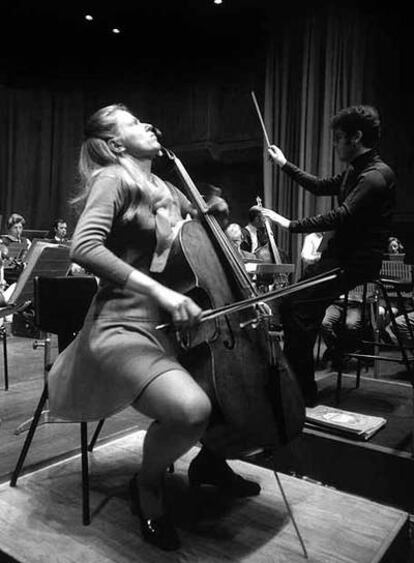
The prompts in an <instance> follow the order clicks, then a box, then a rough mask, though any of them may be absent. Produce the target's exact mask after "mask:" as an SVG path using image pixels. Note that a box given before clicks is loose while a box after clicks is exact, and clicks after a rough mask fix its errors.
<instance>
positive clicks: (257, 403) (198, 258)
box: [159, 149, 305, 458]
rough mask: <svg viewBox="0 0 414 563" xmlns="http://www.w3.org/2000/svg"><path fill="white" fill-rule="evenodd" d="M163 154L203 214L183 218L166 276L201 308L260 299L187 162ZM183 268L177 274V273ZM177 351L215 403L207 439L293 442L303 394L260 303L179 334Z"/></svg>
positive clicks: (250, 446)
mask: <svg viewBox="0 0 414 563" xmlns="http://www.w3.org/2000/svg"><path fill="white" fill-rule="evenodd" d="M163 152H164V154H165V155H166V156H167V157H168V158H169V159H170V160H171V161H172V162H173V163H174V165H175V171H176V173H177V174H178V177H179V179H180V180H181V183H182V184H183V186H184V188H185V192H186V193H187V196H188V198H189V199H190V201H191V203H192V204H193V206H194V208H195V209H196V211H197V212H198V217H199V220H191V221H186V222H184V223H183V225H182V227H181V229H180V231H179V233H178V235H177V237H176V238H175V240H174V242H173V246H172V248H171V251H170V255H169V258H168V261H167V264H166V266H165V268H164V270H163V272H162V273H161V274H159V276H160V281H162V283H164V284H166V285H167V286H170V287H172V288H174V289H175V290H176V291H180V292H181V293H184V294H187V295H188V296H189V297H191V298H192V299H193V300H194V301H195V302H197V303H198V304H199V306H200V307H201V308H202V309H204V310H206V309H213V310H215V309H220V308H221V307H225V306H227V305H229V304H232V303H235V302H237V301H240V300H243V299H248V298H255V297H258V294H257V292H256V290H255V288H254V286H253V284H252V282H251V280H250V278H249V275H248V273H247V272H246V270H245V267H244V264H243V262H242V260H241V258H240V256H239V254H238V253H237V252H236V250H235V249H234V247H233V245H232V244H231V243H230V241H229V239H228V238H227V236H226V235H225V233H224V231H223V230H222V228H221V227H220V225H219V223H218V222H217V220H216V218H215V217H213V216H212V215H209V214H208V206H207V204H206V203H205V201H204V200H203V198H202V196H201V194H200V193H199V191H198V190H197V188H196V186H195V184H194V183H193V181H192V180H191V178H190V176H189V175H188V173H187V171H186V170H185V168H184V166H183V165H182V163H181V161H180V160H179V159H178V158H177V157H176V156H175V155H174V154H173V153H172V152H171V151H168V150H166V149H163ZM178 273H179V275H177V274H178ZM177 340H178V346H179V349H178V351H177V356H178V359H179V361H180V362H181V363H182V365H183V366H184V367H185V368H186V369H188V371H189V372H190V373H191V375H192V376H193V377H194V379H195V380H196V381H197V382H198V383H199V385H200V386H201V387H202V388H203V389H204V391H205V392H206V393H207V395H208V396H209V398H210V400H211V403H212V405H213V414H212V417H211V422H210V425H209V427H208V428H207V430H206V432H205V435H204V437H203V443H204V444H205V445H207V446H208V447H209V448H210V449H211V450H213V451H215V452H216V453H218V454H221V455H222V456H223V457H226V458H232V457H233V458H234V457H240V455H242V454H244V453H246V452H248V451H252V450H257V449H258V448H262V449H266V448H269V449H272V450H274V449H275V448H277V447H279V446H282V445H285V444H287V443H288V442H289V441H290V440H292V439H293V438H294V437H295V436H297V435H298V434H299V433H300V432H301V430H302V428H303V425H304V418H305V408H304V403H303V399H302V394H301V392H300V389H299V387H298V384H297V382H296V380H295V377H294V376H293V374H292V372H291V370H290V368H289V366H288V364H287V362H286V360H285V358H284V356H283V353H282V351H281V349H280V347H279V344H278V342H277V341H276V339H275V338H273V337H272V334H271V333H270V331H269V329H268V310H267V309H265V306H264V305H260V304H258V305H257V304H256V305H252V306H250V307H247V308H244V309H243V310H241V311H239V312H237V313H233V314H232V315H227V314H224V315H220V316H218V317H214V318H213V319H211V320H208V321H206V322H205V323H202V324H200V325H199V326H198V327H196V328H194V329H191V330H187V331H185V333H180V334H179V338H178V339H177Z"/></svg>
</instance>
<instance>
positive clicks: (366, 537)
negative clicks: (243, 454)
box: [0, 431, 408, 563]
mask: <svg viewBox="0 0 414 563" xmlns="http://www.w3.org/2000/svg"><path fill="white" fill-rule="evenodd" d="M144 435H145V432H144V431H139V432H135V433H132V434H129V435H127V436H124V437H122V438H119V439H116V440H114V441H111V442H109V443H106V444H103V445H101V446H99V445H98V446H97V447H96V449H95V451H94V453H93V454H91V464H90V465H91V508H92V522H91V524H90V525H89V526H83V525H82V523H81V475H80V460H79V457H78V456H75V457H71V458H69V459H68V460H64V461H61V462H59V463H56V464H54V465H51V466H48V467H46V468H43V469H40V470H37V471H35V472H33V473H28V474H26V475H24V476H22V477H21V478H20V479H19V481H18V484H17V487H16V488H11V487H10V486H9V484H8V482H4V483H3V484H1V485H0V520H1V522H0V561H2V562H3V561H17V562H19V563H34V562H41V563H80V562H85V563H109V562H114V563H130V562H133V561H140V562H151V563H159V562H161V563H162V562H163V561H179V562H184V561H186V562H191V563H196V562H198V563H201V562H208V563H214V562H221V561H223V562H224V561H237V562H254V563H273V562H284V563H285V562H286V563H296V562H303V561H305V559H304V556H303V552H302V550H301V546H300V543H299V541H298V539H297V537H296V535H295V531H294V527H293V525H292V522H291V520H290V519H289V517H288V514H287V511H286V507H285V505H284V503H283V500H282V497H281V494H280V491H279V489H278V487H277V483H276V479H275V476H274V474H273V472H272V471H271V470H269V469H266V468H262V467H258V466H256V465H252V464H250V463H246V462H243V461H232V462H231V465H232V466H233V467H234V469H235V470H237V471H238V472H239V473H240V474H242V475H244V476H247V477H249V478H252V479H255V480H257V481H258V482H260V484H261V486H262V493H261V494H260V495H259V496H258V497H255V498H250V499H243V500H241V499H238V500H230V499H228V498H226V497H225V496H223V495H219V494H218V493H217V491H216V490H215V489H213V488H208V487H207V488H203V489H201V490H200V491H197V492H196V491H191V490H190V489H189V487H188V483H187V477H186V469H187V467H188V463H189V461H190V460H191V459H192V457H193V456H194V454H195V453H196V449H195V448H194V449H193V450H192V451H191V452H189V453H188V454H187V455H185V456H183V458H181V459H180V460H179V461H178V462H177V463H176V467H175V473H174V474H168V476H167V502H168V504H169V505H170V506H171V508H172V512H173V515H174V518H175V521H176V522H177V525H178V529H179V533H180V536H181V538H182V541H183V547H182V548H181V549H180V550H179V551H178V552H176V553H174V554H165V553H164V552H162V551H160V550H158V549H156V548H154V547H152V546H150V545H148V544H146V543H144V542H143V541H142V539H141V536H140V532H139V526H138V522H137V519H136V517H135V516H133V515H132V514H131V512H130V510H129V499H128V493H127V483H128V480H129V479H130V477H131V476H132V474H133V473H134V472H135V471H136V470H137V468H138V467H139V463H140V452H141V446H142V440H143V437H144ZM279 475H280V478H281V481H282V483H283V486H284V489H285V492H286V494H287V497H288V499H289V502H290V505H291V507H292V510H293V513H294V515H295V518H296V521H297V523H298V526H299V528H300V530H301V533H302V536H303V539H304V541H305V545H306V547H307V550H308V555H309V559H308V561H310V562H313V563H334V562H338V563H339V562H341V563H374V562H380V561H383V562H385V561H388V562H392V563H396V562H401V563H402V562H406V561H407V552H408V514H407V513H406V512H404V511H401V510H398V509H395V508H391V507H387V506H384V505H381V504H377V503H374V502H372V501H368V500H366V499H363V498H360V497H356V496H352V495H349V494H346V493H342V492H340V491H338V490H333V489H330V488H327V487H322V486H319V485H315V484H312V483H308V482H306V481H303V480H301V479H297V478H295V477H292V476H287V475H284V474H279ZM1 554H3V555H1Z"/></svg>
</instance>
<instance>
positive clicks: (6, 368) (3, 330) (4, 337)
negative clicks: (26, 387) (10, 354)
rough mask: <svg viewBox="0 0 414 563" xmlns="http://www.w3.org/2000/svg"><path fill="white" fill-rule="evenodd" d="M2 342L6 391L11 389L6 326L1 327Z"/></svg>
mask: <svg viewBox="0 0 414 563" xmlns="http://www.w3.org/2000/svg"><path fill="white" fill-rule="evenodd" d="M0 340H1V341H2V343H3V373H4V390H5V391H8V389H9V364H8V359H7V329H6V326H5V325H4V324H2V325H1V326H0Z"/></svg>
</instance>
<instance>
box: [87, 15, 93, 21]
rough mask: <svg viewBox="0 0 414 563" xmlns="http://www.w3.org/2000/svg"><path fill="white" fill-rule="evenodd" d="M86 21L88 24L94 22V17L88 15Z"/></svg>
mask: <svg viewBox="0 0 414 563" xmlns="http://www.w3.org/2000/svg"><path fill="white" fill-rule="evenodd" d="M85 20H87V21H88V22H91V21H93V16H91V15H90V14H86V16H85Z"/></svg>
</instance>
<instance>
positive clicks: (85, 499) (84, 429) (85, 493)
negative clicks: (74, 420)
mask: <svg viewBox="0 0 414 563" xmlns="http://www.w3.org/2000/svg"><path fill="white" fill-rule="evenodd" d="M80 431H81V461H82V522H83V524H84V525H85V526H88V525H89V524H90V523H91V518H90V510H89V467H88V425H87V423H86V422H81V423H80Z"/></svg>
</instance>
